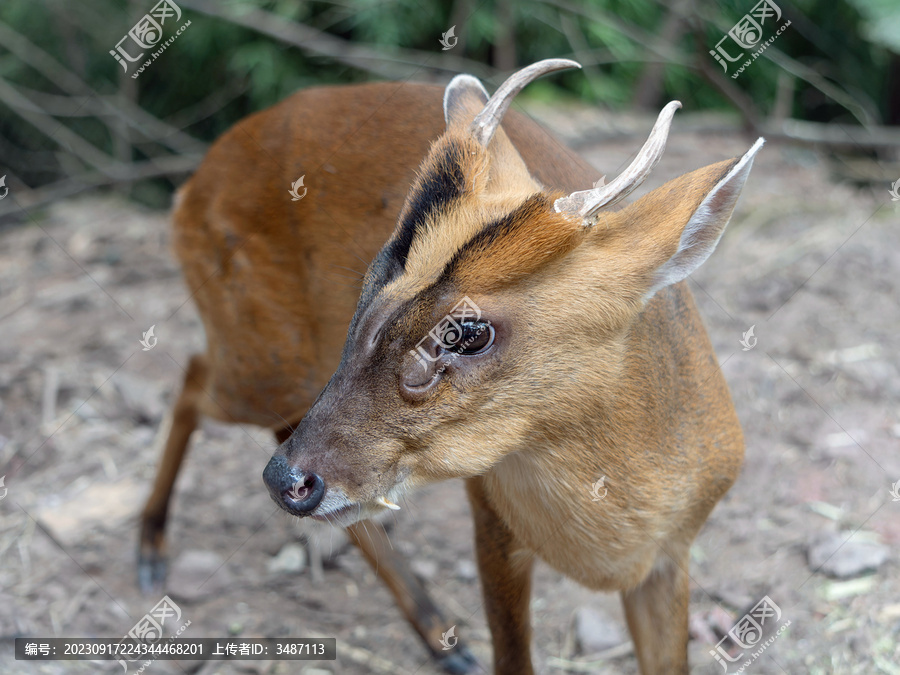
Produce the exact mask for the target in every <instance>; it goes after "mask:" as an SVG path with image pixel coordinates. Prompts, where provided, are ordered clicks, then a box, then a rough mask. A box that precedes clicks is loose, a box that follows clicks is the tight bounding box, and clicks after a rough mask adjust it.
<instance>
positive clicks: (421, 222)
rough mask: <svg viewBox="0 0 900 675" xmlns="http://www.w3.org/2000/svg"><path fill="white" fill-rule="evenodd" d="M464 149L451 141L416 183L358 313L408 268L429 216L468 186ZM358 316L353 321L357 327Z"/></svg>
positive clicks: (376, 262) (375, 262)
mask: <svg viewBox="0 0 900 675" xmlns="http://www.w3.org/2000/svg"><path fill="white" fill-rule="evenodd" d="M464 158H465V152H464V150H463V148H462V147H460V145H459V143H458V142H456V141H453V140H451V141H449V142H448V143H447V144H446V146H445V148H444V153H443V155H442V156H441V157H440V158H439V159H438V160H437V161H436V162H434V166H435V167H436V168H435V169H434V170H432V171H428V172H427V173H424V174H422V175H421V176H419V178H418V179H417V180H416V182H415V183H414V184H413V187H412V189H411V190H410V193H409V197H407V204H406V206H405V207H404V209H403V212H402V213H403V219H402V221H401V222H400V223H399V224H398V226H397V230H396V235H395V236H394V237H392V238H391V239H390V241H389V242H388V243H387V244H386V245H385V246H384V247H383V248H382V249H381V251H379V252H378V255H376V256H375V259H374V260H373V261H372V265H371V279H370V281H369V283H368V284H366V285H365V287H364V288H363V290H362V293H361V294H360V299H359V304H358V306H357V316H358V315H359V314H360V313H361V311H362V310H364V309H365V307H366V306H368V304H369V303H370V302H371V301H372V298H374V297H375V296H376V295H377V294H378V292H379V291H380V290H381V289H382V288H384V287H385V286H386V285H387V284H389V283H390V282H391V281H393V280H394V279H396V278H397V277H398V276H399V275H400V274H401V273H402V272H403V270H404V269H405V268H406V260H407V258H408V257H409V251H410V249H411V248H412V244H413V242H414V241H415V240H416V238H417V237H419V236H421V235H422V233H423V231H424V228H425V227H426V223H427V222H428V219H429V218H430V217H432V216H433V215H434V214H435V213H437V212H438V211H440V210H441V209H445V208H446V207H447V206H448V205H449V204H451V203H452V202H453V201H454V200H456V199H458V198H459V197H461V196H462V194H463V193H464V191H465V188H466V175H465V172H464V170H463V160H464ZM357 316H354V320H353V321H352V322H351V326H355V324H356V320H357Z"/></svg>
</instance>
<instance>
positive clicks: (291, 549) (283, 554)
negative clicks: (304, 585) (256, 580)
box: [266, 544, 306, 574]
mask: <svg viewBox="0 0 900 675" xmlns="http://www.w3.org/2000/svg"><path fill="white" fill-rule="evenodd" d="M305 567H306V549H305V548H303V546H301V545H300V544H286V545H285V546H283V547H282V548H281V550H280V551H279V552H278V555H276V556H275V557H273V558H272V559H270V560H269V562H268V564H266V569H267V570H268V572H269V574H299V573H300V572H302V571H303V569H304V568H305Z"/></svg>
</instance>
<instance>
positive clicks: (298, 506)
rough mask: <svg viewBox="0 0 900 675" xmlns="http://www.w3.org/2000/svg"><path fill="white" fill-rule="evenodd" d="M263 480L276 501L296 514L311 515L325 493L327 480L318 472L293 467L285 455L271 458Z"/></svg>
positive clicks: (286, 509)
mask: <svg viewBox="0 0 900 675" xmlns="http://www.w3.org/2000/svg"><path fill="white" fill-rule="evenodd" d="M263 481H264V482H265V484H266V486H267V487H268V488H269V494H270V495H271V496H272V499H274V500H275V503H276V504H278V505H279V506H280V507H281V508H283V509H284V510H285V511H287V512H289V513H292V514H294V515H295V516H307V515H309V513H310V512H311V511H312V510H313V509H315V508H316V507H317V506H318V505H319V502H321V501H322V496H323V495H324V494H325V481H323V480H322V478H321V477H320V476H319V475H318V474H315V473H302V472H298V471H295V470H293V469H291V467H290V465H288V462H287V458H286V457H285V456H284V455H276V456H275V457H272V459H270V460H269V463H268V464H267V465H266V468H265V470H264V471H263Z"/></svg>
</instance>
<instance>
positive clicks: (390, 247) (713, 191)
mask: <svg viewBox="0 0 900 675" xmlns="http://www.w3.org/2000/svg"><path fill="white" fill-rule="evenodd" d="M570 67H578V64H576V63H574V62H572V61H566V60H561V59H554V60H547V61H541V62H539V63H536V64H534V65H532V66H529V67H527V68H525V69H523V70H521V71H519V72H517V73H516V74H514V75H513V76H512V77H510V78H509V79H508V80H507V81H506V82H505V83H504V84H503V85H502V86H501V87H500V88H499V89H498V90H497V92H496V93H495V94H494V95H493V96H492V97H488V94H487V92H486V91H485V89H484V87H482V85H481V84H480V83H479V82H478V80H476V79H475V78H473V77H471V76H468V75H460V76H458V77H456V78H454V79H453V81H452V82H451V83H450V84H449V85H448V87H447V89H446V92H445V96H444V115H445V119H446V122H447V128H446V132H445V133H444V134H443V135H442V136H441V137H440V138H439V139H438V140H437V141H435V142H434V144H433V145H432V147H431V150H430V152H429V154H428V156H427V157H426V158H425V160H424V161H423V162H422V164H421V166H420V168H419V171H418V176H417V179H416V181H415V183H414V185H413V187H412V189H411V191H410V193H409V195H408V198H407V201H406V204H405V205H404V207H403V209H402V211H401V213H400V216H399V221H398V224H397V227H396V230H395V232H394V234H393V235H392V237H391V238H390V239H389V240H388V242H387V243H386V244H385V246H384V247H383V249H382V250H381V251H380V253H379V254H378V255H377V256H376V258H375V259H374V261H373V262H372V264H371V265H370V267H369V270H368V272H367V274H366V277H365V279H364V284H363V290H362V294H361V297H360V300H359V304H358V307H357V310H356V313H355V315H354V317H353V320H352V322H351V324H350V328H349V331H348V335H347V341H346V344H345V347H344V351H343V355H342V359H341V362H340V365H339V367H338V369H337V371H336V372H335V373H334V375H333V376H332V378H331V380H330V382H329V383H328V385H327V386H326V387H325V389H324V390H323V391H322V393H321V394H320V395H319V397H318V399H317V400H316V401H315V403H314V404H313V406H312V407H311V408H310V410H309V412H308V413H307V415H306V416H305V417H304V419H303V420H302V421H301V423H300V424H299V426H298V428H297V429H296V430H295V431H294V433H293V434H292V436H291V437H290V438H289V439H288V440H287V441H286V442H285V443H284V444H283V445H282V446H281V447H280V448H279V450H278V451H277V453H276V454H275V456H274V457H273V458H272V460H271V461H270V463H269V465H268V466H267V467H266V470H265V473H264V478H265V481H266V483H267V484H268V486H269V489H270V491H271V493H272V497H273V498H274V499H275V501H276V502H277V503H278V504H279V505H281V506H282V508H285V509H286V510H288V511H289V512H291V513H294V514H296V515H311V516H314V517H318V518H327V519H330V520H335V521H336V522H339V523H341V524H344V525H346V524H349V523H351V522H354V521H356V520H358V519H360V518H365V517H369V516H371V515H373V514H374V513H375V512H377V511H380V510H382V509H383V508H385V507H387V508H395V504H394V501H396V500H397V498H398V496H399V495H401V494H402V493H403V491H404V490H406V489H408V488H411V487H413V486H416V485H422V484H425V483H430V482H434V481H438V480H442V479H446V478H453V477H466V476H474V475H479V474H483V473H485V472H487V471H489V470H490V469H491V468H492V467H493V466H495V465H496V464H497V463H498V462H500V461H502V460H503V458H504V457H506V456H507V455H509V454H510V453H516V452H523V451H528V450H529V448H531V447H533V446H535V445H537V444H540V445H541V446H542V447H547V446H553V447H558V448H560V452H564V451H568V450H573V451H577V449H578V448H580V447H596V445H597V444H598V443H600V442H601V441H600V437H601V436H602V433H603V432H602V429H601V427H602V426H603V424H607V425H610V424H611V425H614V424H615V420H616V403H615V401H616V400H617V397H619V396H620V394H621V392H622V391H623V388H628V387H634V386H636V385H635V383H634V382H628V381H626V380H627V378H625V377H624V376H623V372H624V371H623V368H624V366H623V364H624V362H625V360H626V358H627V357H628V353H629V349H632V348H633V346H632V345H631V343H630V342H629V338H628V334H629V329H630V327H631V326H632V325H633V324H634V323H635V322H636V321H641V320H642V315H643V313H644V311H645V309H646V308H647V306H648V304H650V303H653V302H655V301H656V298H657V297H658V296H660V295H663V294H665V293H666V291H665V290H664V289H666V287H667V286H670V285H672V284H676V283H678V282H679V281H681V280H682V279H684V278H685V277H687V276H688V275H689V274H691V272H693V271H694V270H695V269H697V267H698V266H699V265H700V264H702V263H703V261H704V260H706V258H707V257H708V256H709V255H710V254H711V253H712V251H713V249H714V248H715V245H716V243H717V242H718V239H719V237H720V236H721V234H722V232H723V230H724V228H725V226H726V224H727V223H728V220H729V218H730V217H731V213H732V211H733V209H734V206H735V204H736V202H737V199H738V196H739V195H740V191H741V188H742V186H743V184H744V181H745V180H746V178H747V175H748V173H749V171H750V167H751V164H752V162H753V157H754V155H755V154H756V152H757V151H758V150H759V148H760V147H761V145H762V139H760V140H759V141H757V142H756V143H755V144H754V145H753V147H752V148H751V149H750V150H749V151H748V152H747V154H745V155H744V156H743V157H741V158H737V159H733V160H729V161H724V162H720V163H718V164H713V165H711V166H708V167H705V168H703V169H699V170H696V171H693V172H691V173H688V174H686V175H683V176H681V177H680V178H677V179H675V180H672V181H670V182H668V183H666V184H665V185H663V186H662V187H660V188H657V189H656V190H654V191H652V192H650V193H649V194H647V195H646V196H644V197H643V198H641V199H639V200H638V201H636V202H634V203H632V204H629V205H626V206H624V207H620V208H618V209H616V210H613V209H610V208H609V207H610V206H611V205H613V204H614V203H616V202H617V201H619V200H621V199H622V198H624V197H625V196H626V195H627V194H628V193H630V192H631V191H632V190H634V189H635V188H636V187H637V186H638V185H639V184H640V183H641V182H642V181H643V180H644V179H645V178H646V177H647V176H648V175H649V173H650V171H651V170H652V169H653V167H654V166H655V165H656V163H657V162H658V161H659V158H660V157H661V155H662V153H663V150H664V148H665V143H666V137H667V135H668V131H669V126H670V123H671V121H672V117H673V115H674V112H675V110H676V109H677V108H679V107H680V105H681V104H680V103H678V102H677V101H676V102H672V103H670V104H669V105H667V106H666V107H665V108H664V109H663V111H662V112H661V113H660V115H659V119H658V120H657V122H656V125H655V126H654V128H653V130H652V132H651V134H650V137H649V140H648V141H647V143H646V144H645V145H644V147H643V149H642V150H641V151H640V153H639V154H638V156H637V158H636V159H635V160H634V162H633V164H632V165H631V166H629V167H628V168H627V169H626V170H625V171H623V172H622V174H621V175H620V176H618V177H617V178H616V179H614V180H613V181H612V182H610V183H609V184H606V185H597V186H595V187H594V188H592V189H588V190H584V191H579V192H575V193H573V194H569V195H566V194H563V193H561V192H559V191H557V190H554V189H553V188H551V187H548V186H543V185H540V184H538V182H537V181H536V180H535V179H534V178H533V177H532V176H531V174H530V173H529V171H528V168H527V166H526V164H525V162H524V161H523V159H522V157H521V156H520V154H519V152H517V150H516V148H515V147H514V146H513V145H512V143H511V142H510V141H509V139H508V137H507V136H506V134H505V133H504V131H503V129H502V128H501V127H500V122H501V119H502V117H503V114H504V112H505V111H506V110H507V109H508V107H509V105H510V103H511V101H512V99H513V97H514V96H515V94H516V93H517V92H518V91H520V90H521V89H522V87H523V86H525V85H526V84H527V83H528V82H530V81H532V80H533V79H535V78H537V77H539V76H540V75H543V74H545V73H549V72H552V71H555V70H559V69H562V68H570ZM324 301H327V300H326V299H324V298H323V302H324ZM673 323H676V324H677V321H673ZM676 329H677V327H676V328H673V330H676Z"/></svg>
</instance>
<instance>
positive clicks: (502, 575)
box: [466, 477, 534, 675]
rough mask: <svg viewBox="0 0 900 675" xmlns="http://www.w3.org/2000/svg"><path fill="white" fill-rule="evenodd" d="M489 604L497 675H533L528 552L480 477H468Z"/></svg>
mask: <svg viewBox="0 0 900 675" xmlns="http://www.w3.org/2000/svg"><path fill="white" fill-rule="evenodd" d="M466 490H467V492H468V494H469V503H470V504H471V505H472V515H473V517H474V519H475V549H476V553H477V556H478V569H479V572H480V575H481V586H482V593H483V594H484V608H485V614H487V620H488V626H489V627H490V629H491V637H492V639H493V643H494V673H495V675H532V674H533V673H534V670H533V669H532V666H531V625H530V615H529V602H530V599H531V569H532V567H533V562H534V556H533V555H532V554H530V553H528V552H526V551H524V550H523V549H522V548H521V547H520V546H519V545H518V544H517V542H516V540H515V537H514V536H513V534H512V532H510V531H509V529H507V527H506V525H504V523H503V521H502V520H501V519H500V517H499V516H498V515H497V513H496V511H494V509H493V507H492V506H491V505H490V503H488V500H487V497H486V496H485V494H484V487H483V482H482V479H481V478H480V477H476V478H469V479H468V480H466Z"/></svg>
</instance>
